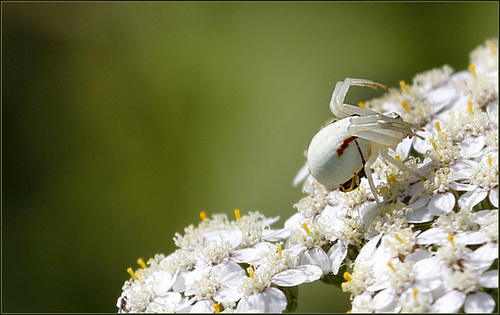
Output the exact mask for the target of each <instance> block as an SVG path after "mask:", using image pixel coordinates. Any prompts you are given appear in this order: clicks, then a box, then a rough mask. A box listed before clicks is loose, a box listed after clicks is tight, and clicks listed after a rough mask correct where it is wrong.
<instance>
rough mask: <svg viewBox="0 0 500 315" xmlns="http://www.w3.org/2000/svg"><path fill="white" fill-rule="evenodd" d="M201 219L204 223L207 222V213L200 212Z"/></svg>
mask: <svg viewBox="0 0 500 315" xmlns="http://www.w3.org/2000/svg"><path fill="white" fill-rule="evenodd" d="M200 218H201V220H202V221H205V220H206V219H207V214H206V213H205V211H202V212H200Z"/></svg>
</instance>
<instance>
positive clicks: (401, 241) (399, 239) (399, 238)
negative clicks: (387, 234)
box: [396, 235, 403, 243]
mask: <svg viewBox="0 0 500 315" xmlns="http://www.w3.org/2000/svg"><path fill="white" fill-rule="evenodd" d="M396 239H397V240H398V241H399V242H400V243H403V240H402V239H401V237H399V236H397V235H396Z"/></svg>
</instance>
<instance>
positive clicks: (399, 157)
mask: <svg viewBox="0 0 500 315" xmlns="http://www.w3.org/2000/svg"><path fill="white" fill-rule="evenodd" d="M394 158H395V159H396V160H398V162H401V163H403V161H402V160H401V155H396V156H395V157H394Z"/></svg>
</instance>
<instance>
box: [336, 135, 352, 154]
mask: <svg viewBox="0 0 500 315" xmlns="http://www.w3.org/2000/svg"><path fill="white" fill-rule="evenodd" d="M356 138H357V137H354V136H353V137H349V138H347V139H345V140H344V142H343V143H342V145H341V146H340V148H338V149H337V155H338V156H341V155H342V154H343V153H344V150H345V149H347V147H348V146H349V143H351V142H353V141H354V140H356Z"/></svg>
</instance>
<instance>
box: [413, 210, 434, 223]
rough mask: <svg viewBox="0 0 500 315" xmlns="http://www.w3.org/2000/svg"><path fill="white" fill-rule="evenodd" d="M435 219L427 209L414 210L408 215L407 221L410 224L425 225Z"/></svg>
mask: <svg viewBox="0 0 500 315" xmlns="http://www.w3.org/2000/svg"><path fill="white" fill-rule="evenodd" d="M433 218H434V215H433V214H432V213H430V212H429V210H428V209H427V208H426V207H422V208H420V209H414V210H413V211H412V212H409V213H408V214H407V215H406V219H407V220H408V222H410V223H424V222H429V221H431V220H432V219H433Z"/></svg>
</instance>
